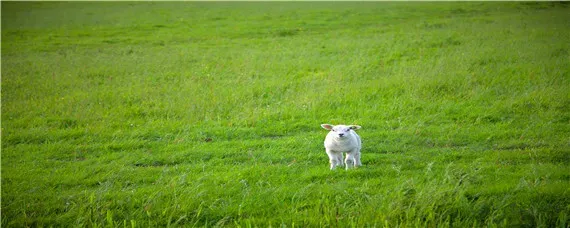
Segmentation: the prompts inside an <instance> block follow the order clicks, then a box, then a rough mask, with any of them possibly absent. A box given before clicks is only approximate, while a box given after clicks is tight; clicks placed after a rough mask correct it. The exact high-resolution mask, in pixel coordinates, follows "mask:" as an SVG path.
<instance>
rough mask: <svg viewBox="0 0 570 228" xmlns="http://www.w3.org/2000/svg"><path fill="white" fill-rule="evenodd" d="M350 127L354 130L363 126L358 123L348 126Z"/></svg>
mask: <svg viewBox="0 0 570 228" xmlns="http://www.w3.org/2000/svg"><path fill="white" fill-rule="evenodd" d="M348 128H350V129H352V130H358V129H360V128H361V126H358V125H350V126H348Z"/></svg>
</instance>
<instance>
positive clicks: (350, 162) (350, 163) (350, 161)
mask: <svg viewBox="0 0 570 228" xmlns="http://www.w3.org/2000/svg"><path fill="white" fill-rule="evenodd" d="M354 154H355V153H354V152H348V153H346V159H345V160H344V163H346V169H347V170H348V169H350V168H352V167H354V165H355V160H354Z"/></svg>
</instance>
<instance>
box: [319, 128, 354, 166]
mask: <svg viewBox="0 0 570 228" xmlns="http://www.w3.org/2000/svg"><path fill="white" fill-rule="evenodd" d="M321 127H323V128H324V129H327V130H329V131H330V132H329V133H328V134H327V137H326V138H325V149H326V152H327V154H328V155H329V160H330V163H331V170H333V169H334V168H336V167H337V166H339V165H340V166H342V165H343V162H342V160H343V156H342V153H343V152H346V160H345V163H346V169H349V168H352V167H356V166H361V165H362V163H360V149H361V148H362V142H361V141H360V136H358V134H356V132H355V131H354V130H357V129H360V126H358V125H349V126H346V125H336V126H335V125H331V124H321Z"/></svg>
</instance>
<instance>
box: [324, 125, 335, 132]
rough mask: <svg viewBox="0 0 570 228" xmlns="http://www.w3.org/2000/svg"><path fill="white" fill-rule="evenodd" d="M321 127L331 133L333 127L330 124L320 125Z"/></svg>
mask: <svg viewBox="0 0 570 228" xmlns="http://www.w3.org/2000/svg"><path fill="white" fill-rule="evenodd" d="M321 127H323V128H324V129H327V130H329V131H332V129H333V127H334V125H332V124H321Z"/></svg>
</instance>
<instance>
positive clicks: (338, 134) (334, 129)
mask: <svg viewBox="0 0 570 228" xmlns="http://www.w3.org/2000/svg"><path fill="white" fill-rule="evenodd" d="M321 127H323V128H324V129H327V130H329V131H331V132H329V134H333V136H334V137H335V138H336V139H344V138H346V136H348V135H350V134H351V132H350V131H352V130H357V129H360V126H358V125H348V126H346V125H336V126H335V125H331V124H321Z"/></svg>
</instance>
